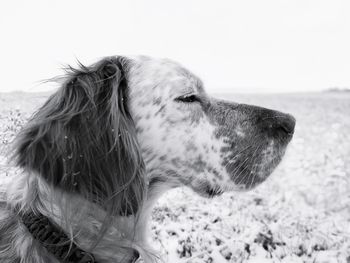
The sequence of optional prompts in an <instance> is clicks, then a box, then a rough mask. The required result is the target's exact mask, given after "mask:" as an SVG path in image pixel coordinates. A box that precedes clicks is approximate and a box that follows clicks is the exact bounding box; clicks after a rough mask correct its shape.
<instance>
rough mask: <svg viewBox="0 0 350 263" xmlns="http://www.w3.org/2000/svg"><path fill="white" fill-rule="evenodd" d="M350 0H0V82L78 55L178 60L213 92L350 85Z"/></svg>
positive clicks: (32, 86)
mask: <svg viewBox="0 0 350 263" xmlns="http://www.w3.org/2000/svg"><path fill="white" fill-rule="evenodd" d="M349 17H350V1H349V0H329V1H324V0H264V1H262V0H244V1H243V0H241V1H236V0H227V1H224V0H216V1H214V0H211V1H209V0H208V1H206V0H197V1H193V0H172V1H171V0H147V1H146V0H144V1H142V0H139V1H136V0H124V1H117V0H113V1H101V0H100V1H88V0H81V1H77V0H74V1H73V0H70V1H68V0H60V1H53V0H51V1H47V0H41V1H40V0H31V1H25V0H24V1H18V0H12V1H2V2H1V3H0V72H1V73H0V78H1V79H0V83H1V84H0V91H13V90H24V91H38V90H45V89H47V88H48V87H47V86H45V85H41V86H38V85H37V81H40V80H42V79H47V78H51V77H53V76H55V75H59V74H60V73H61V71H60V67H61V66H62V65H65V64H68V63H69V64H73V65H75V62H76V59H79V60H80V61H82V62H83V63H87V64H88V63H91V62H94V61H96V59H98V58H101V57H103V56H107V55H115V54H120V55H127V54H144V55H151V56H156V57H168V58H172V59H174V60H177V61H179V62H180V63H181V64H183V65H184V66H185V67H187V68H189V69H190V70H192V71H193V72H194V73H196V74H197V75H198V76H200V77H201V78H202V79H203V81H204V83H205V86H206V89H207V91H209V92H237V91H238V92H255V91H258V92H293V91H313V90H322V89H326V88H329V87H350V18H349Z"/></svg>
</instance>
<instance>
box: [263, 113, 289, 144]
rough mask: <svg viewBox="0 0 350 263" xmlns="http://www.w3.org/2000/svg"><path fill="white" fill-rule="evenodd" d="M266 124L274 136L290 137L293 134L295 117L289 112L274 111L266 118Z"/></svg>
mask: <svg viewBox="0 0 350 263" xmlns="http://www.w3.org/2000/svg"><path fill="white" fill-rule="evenodd" d="M266 121H267V123H266V124H267V126H268V128H269V130H270V132H271V133H272V135H273V136H274V137H280V138H291V137H292V136H293V134H294V128H295V118H294V117H293V116H292V115H290V114H285V113H281V112H276V113H275V114H274V116H271V117H269V118H268V119H266Z"/></svg>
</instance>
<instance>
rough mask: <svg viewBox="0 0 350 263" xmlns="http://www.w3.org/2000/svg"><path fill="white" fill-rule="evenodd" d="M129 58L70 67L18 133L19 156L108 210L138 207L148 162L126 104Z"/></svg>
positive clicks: (45, 175)
mask: <svg viewBox="0 0 350 263" xmlns="http://www.w3.org/2000/svg"><path fill="white" fill-rule="evenodd" d="M127 63H128V62H127V60H126V58H123V57H110V58H105V59H103V60H102V61H100V62H98V63H96V64H95V65H93V66H91V67H85V66H83V65H81V67H80V69H73V68H70V71H69V72H68V73H67V74H68V78H67V81H66V82H65V83H64V84H63V85H62V87H61V88H60V89H59V90H58V91H57V92H56V93H55V94H54V95H52V96H51V97H50V98H49V99H48V101H47V102H46V103H45V105H44V106H43V107H41V108H40V109H39V110H38V112H37V113H36V114H35V115H34V116H33V118H32V119H31V120H30V122H29V124H28V126H27V127H26V128H25V129H24V130H23V131H22V132H21V133H20V134H19V137H18V139H17V150H16V160H17V164H18V165H19V166H21V167H23V168H24V169H27V170H29V171H34V172H36V173H37V174H39V175H40V176H41V177H42V178H44V179H45V180H46V181H47V182H48V183H49V184H51V185H53V186H54V187H58V188H60V189H62V190H63V191H67V192H70V193H78V194H80V195H82V196H83V197H84V198H86V199H87V200H89V201H91V202H94V203H96V204H98V205H100V206H101V207H103V209H105V210H106V211H107V212H108V214H109V215H120V214H130V213H134V212H136V210H137V209H138V206H139V205H140V203H141V202H142V200H143V193H144V178H143V174H142V172H143V170H144V164H143V161H142V157H141V153H140V151H139V148H138V143H137V140H136V136H135V127H134V123H133V120H132V118H131V116H130V112H129V110H128V107H127V104H128V86H127V79H126V72H125V70H126V64H127Z"/></svg>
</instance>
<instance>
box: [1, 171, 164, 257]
mask: <svg viewBox="0 0 350 263" xmlns="http://www.w3.org/2000/svg"><path fill="white" fill-rule="evenodd" d="M14 180H16V182H13V183H12V184H11V187H9V190H8V195H7V199H8V200H9V203H10V205H11V206H12V207H14V208H15V207H16V208H17V209H19V210H20V211H22V212H26V211H36V212H38V213H40V214H42V215H43V216H45V217H47V218H48V219H50V220H51V221H52V222H54V223H55V224H56V225H57V226H59V227H60V228H61V229H62V230H63V231H64V232H65V233H66V234H67V236H69V237H70V238H71V239H72V240H74V243H75V244H76V245H77V246H78V247H79V248H80V249H82V250H84V251H87V252H89V253H92V254H93V255H94V257H95V258H96V260H97V261H98V262H106V263H107V262H133V261H134V260H135V251H137V254H139V255H140V257H141V258H142V259H143V260H144V262H153V261H154V254H153V253H150V249H149V247H148V246H147V245H146V244H147V243H148V242H147V240H146V238H145V237H146V236H147V235H146V229H147V224H146V223H147V222H148V221H149V220H148V219H149V216H150V212H151V209H152V206H153V203H154V202H155V201H156V199H157V198H158V196H159V195H160V194H161V193H160V191H159V188H157V190H156V187H153V189H154V191H153V193H151V194H150V195H149V198H148V199H147V201H146V202H145V204H144V205H143V207H142V208H141V209H140V211H139V212H138V214H137V215H130V216H123V217H122V216H121V217H117V218H114V219H113V222H112V224H111V226H110V227H109V228H108V229H106V230H105V234H104V235H103V236H102V237H100V236H99V233H100V230H101V226H102V224H103V222H104V220H105V218H104V214H105V213H104V211H103V210H102V209H101V208H100V207H98V206H97V205H95V204H91V203H89V202H87V201H85V200H83V198H81V197H79V196H77V195H72V194H68V193H62V192H61V191H59V190H58V189H54V188H52V187H49V186H48V185H47V184H46V183H45V182H44V180H43V179H41V178H40V176H37V175H33V174H28V175H27V176H20V177H17V178H15V179H14ZM162 192H163V191H162ZM21 229H23V233H22V236H23V241H22V242H21V246H22V251H23V249H24V250H33V249H37V254H39V255H40V254H42V253H44V252H42V251H43V249H42V248H41V247H39V245H37V246H38V247H36V248H35V247H33V245H32V243H33V242H32V240H33V237H32V236H31V235H30V233H29V232H28V231H25V228H23V227H22V228H21ZM21 238H22V237H21ZM25 240H27V241H26V242H25ZM26 244H27V245H26ZM29 244H30V245H29ZM24 246H27V248H24ZM32 254H35V253H32ZM42 257H43V258H44V256H42ZM45 257H46V258H47V257H50V255H45ZM50 262H55V259H54V258H52V261H50Z"/></svg>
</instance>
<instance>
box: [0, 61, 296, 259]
mask: <svg viewBox="0 0 350 263" xmlns="http://www.w3.org/2000/svg"><path fill="white" fill-rule="evenodd" d="M294 125H295V120H294V118H293V117H292V116H290V115H288V114H284V113H281V112H277V111H273V110H269V109H264V108H260V107H256V106H251V105H244V104H238V103H234V102H228V101H223V100H217V99H214V98H211V97H210V96H208V95H207V94H206V93H205V91H204V86H203V83H202V82H201V80H200V79H199V78H198V77H196V76H195V75H194V74H192V73H191V72H189V71H188V70H187V69H185V68H183V67H181V66H180V65H179V64H177V63H175V62H173V61H170V60H167V59H154V58H150V57H121V56H116V57H107V58H104V59H102V60H100V61H99V62H97V63H96V64H94V65H92V66H89V67H86V66H83V65H80V68H79V69H74V68H69V69H68V70H67V72H66V74H65V77H64V79H63V82H62V84H61V87H60V88H59V89H58V90H57V91H56V92H55V93H54V94H53V95H52V96H51V97H50V98H49V99H48V100H47V102H46V103H45V104H44V105H43V106H42V107H41V108H40V109H39V110H38V111H37V112H36V113H35V114H34V115H33V116H32V118H31V119H30V120H29V122H28V124H27V125H26V126H25V127H24V129H23V130H22V131H21V132H20V133H19V134H18V136H17V138H16V141H15V144H14V149H13V153H14V154H13V160H14V161H15V163H16V165H17V166H18V167H20V168H21V169H22V172H21V174H20V175H19V176H16V177H14V178H12V181H11V183H9V184H8V185H7V186H2V187H1V188H0V260H1V262H3V263H19V262H20V263H44V262H52V263H58V261H57V259H55V258H54V257H53V256H52V255H51V254H50V253H48V252H47V251H46V250H45V249H43V247H42V246H41V244H40V243H39V242H38V241H37V240H35V239H34V238H33V237H32V236H31V234H30V233H29V232H28V230H27V229H26V227H25V226H24V225H23V224H22V223H21V220H20V214H21V213H23V212H26V211H33V212H34V213H41V214H43V215H45V216H46V217H48V218H50V220H52V221H53V222H55V223H56V224H57V225H58V226H59V227H60V228H61V229H63V230H64V231H65V233H66V234H67V235H68V236H69V237H70V239H71V241H72V242H74V243H76V244H77V245H78V246H79V247H80V248H82V249H84V250H85V251H88V252H91V253H92V254H93V255H94V256H95V258H96V260H97V261H98V262H102V263H107V262H133V259H134V255H135V253H136V254H138V255H140V258H142V260H143V261H144V262H154V261H157V259H158V257H157V255H156V253H154V252H153V251H152V249H151V248H150V247H149V246H148V242H147V222H148V221H149V217H150V214H151V211H152V206H153V204H154V203H155V201H156V200H157V198H158V197H159V196H160V195H161V194H162V193H164V192H166V191H167V190H169V189H172V188H175V187H179V186H187V187H190V188H192V189H193V190H194V191H195V192H197V193H198V194H200V195H203V196H215V195H218V194H221V193H223V192H226V191H233V190H236V191H241V190H248V189H251V188H253V187H254V186H256V185H258V184H259V183H261V182H262V181H264V180H265V179H266V178H267V177H268V175H269V174H270V173H271V172H272V171H273V170H274V168H275V167H276V166H277V164H278V163H279V162H280V160H281V158H282V156H283V154H284V152H285V149H286V147H287V145H288V143H289V141H290V140H291V138H292V135H293V131H294Z"/></svg>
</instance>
